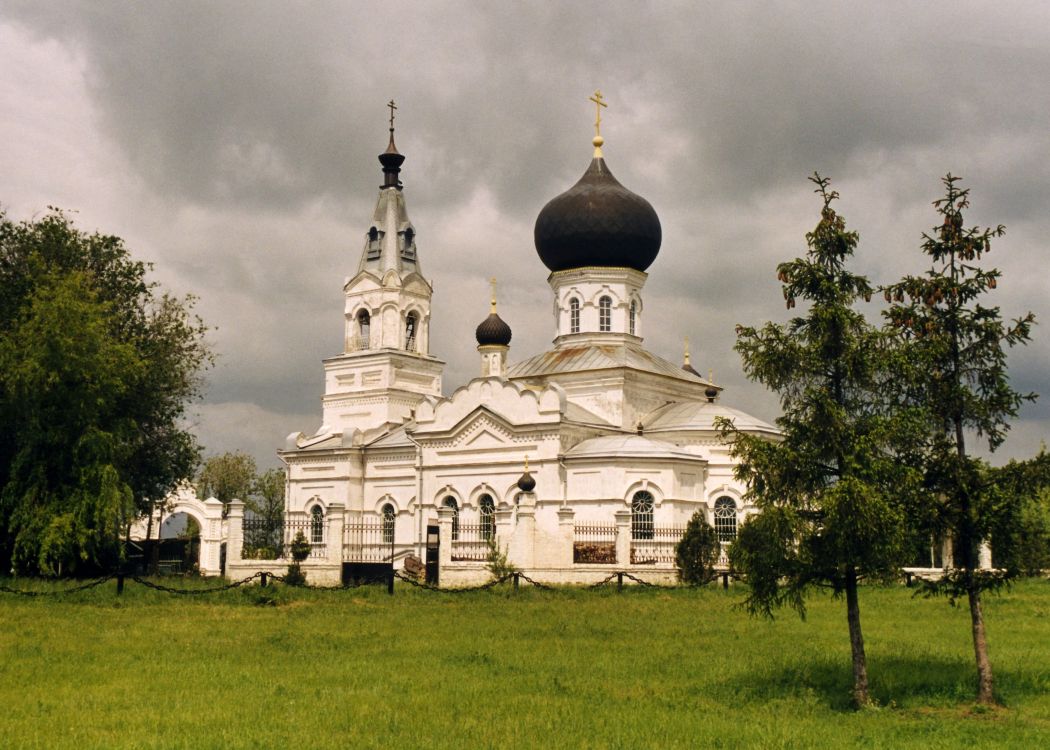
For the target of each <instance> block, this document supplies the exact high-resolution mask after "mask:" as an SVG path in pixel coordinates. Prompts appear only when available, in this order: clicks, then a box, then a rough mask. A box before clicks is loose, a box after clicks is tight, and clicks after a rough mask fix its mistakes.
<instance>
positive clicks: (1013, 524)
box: [991, 448, 1050, 576]
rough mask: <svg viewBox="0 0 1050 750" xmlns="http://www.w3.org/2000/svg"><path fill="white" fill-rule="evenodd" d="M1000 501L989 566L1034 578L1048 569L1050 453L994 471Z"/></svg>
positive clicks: (1049, 566) (992, 534)
mask: <svg viewBox="0 0 1050 750" xmlns="http://www.w3.org/2000/svg"><path fill="white" fill-rule="evenodd" d="M992 471H993V473H994V479H995V483H996V485H997V487H998V490H999V494H1000V497H1001V498H1002V508H1001V511H1000V512H999V513H997V514H996V520H995V523H994V525H993V527H992V531H991V546H992V564H993V565H994V566H995V567H996V568H999V569H1001V570H1009V571H1016V572H1017V573H1019V574H1021V575H1028V576H1036V575H1040V574H1042V572H1043V571H1045V570H1050V453H1047V452H1046V449H1045V448H1043V449H1042V450H1040V451H1039V454H1038V455H1036V456H1035V457H1034V458H1030V459H1028V460H1027V461H1010V462H1008V463H1007V464H1006V465H1005V466H1003V467H1000V468H997V469H993V470H992Z"/></svg>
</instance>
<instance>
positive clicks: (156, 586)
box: [128, 573, 262, 594]
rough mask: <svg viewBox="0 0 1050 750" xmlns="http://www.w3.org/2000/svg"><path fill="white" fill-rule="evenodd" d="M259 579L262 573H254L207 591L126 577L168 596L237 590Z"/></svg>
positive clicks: (136, 577)
mask: <svg viewBox="0 0 1050 750" xmlns="http://www.w3.org/2000/svg"><path fill="white" fill-rule="evenodd" d="M261 577H262V573H256V574H255V575H250V576H248V577H247V578H242V579H241V580H239V581H234V582H233V583H227V584H225V585H223V586H212V587H211V588H207V589H176V588H172V587H171V586H165V585H163V584H160V583H153V582H152V581H147V580H146V579H145V578H139V577H138V576H128V578H130V579H131V580H132V581H134V582H135V583H141V584H142V585H143V586H145V587H146V588H148V589H153V590H155V591H164V592H166V593H168V594H214V593H216V592H218V591H229V590H230V589H235V588H238V587H239V586H243V585H244V584H246V583H250V582H251V581H254V580H255V579H256V578H261Z"/></svg>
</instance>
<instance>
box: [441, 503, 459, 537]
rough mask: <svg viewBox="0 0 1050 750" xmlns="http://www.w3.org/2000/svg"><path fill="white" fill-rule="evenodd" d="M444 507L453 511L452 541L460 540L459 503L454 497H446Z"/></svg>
mask: <svg viewBox="0 0 1050 750" xmlns="http://www.w3.org/2000/svg"><path fill="white" fill-rule="evenodd" d="M444 505H445V507H446V508H451V509H452V541H456V540H457V539H459V503H457V502H456V498H454V497H446V498H445V503H444Z"/></svg>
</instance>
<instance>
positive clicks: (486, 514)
mask: <svg viewBox="0 0 1050 750" xmlns="http://www.w3.org/2000/svg"><path fill="white" fill-rule="evenodd" d="M478 504H479V507H480V516H481V538H482V539H484V540H485V541H486V542H487V541H489V540H490V539H492V537H493V536H494V535H495V532H496V504H495V503H494V502H493V501H492V497H491V496H490V495H482V496H481V499H480V500H479V501H478Z"/></svg>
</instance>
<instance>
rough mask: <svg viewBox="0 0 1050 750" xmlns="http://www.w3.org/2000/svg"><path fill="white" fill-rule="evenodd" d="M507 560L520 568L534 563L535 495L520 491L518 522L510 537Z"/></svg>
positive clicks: (527, 568)
mask: <svg viewBox="0 0 1050 750" xmlns="http://www.w3.org/2000/svg"><path fill="white" fill-rule="evenodd" d="M507 558H508V561H509V562H510V563H512V564H513V565H515V566H516V567H518V568H521V569H522V570H531V569H532V568H533V567H534V566H535V564H536V495H535V494H534V493H532V492H522V493H521V497H520V500H519V503H518V523H517V525H515V527H514V536H513V537H512V538H511V543H510V551H509V553H508V554H507Z"/></svg>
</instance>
